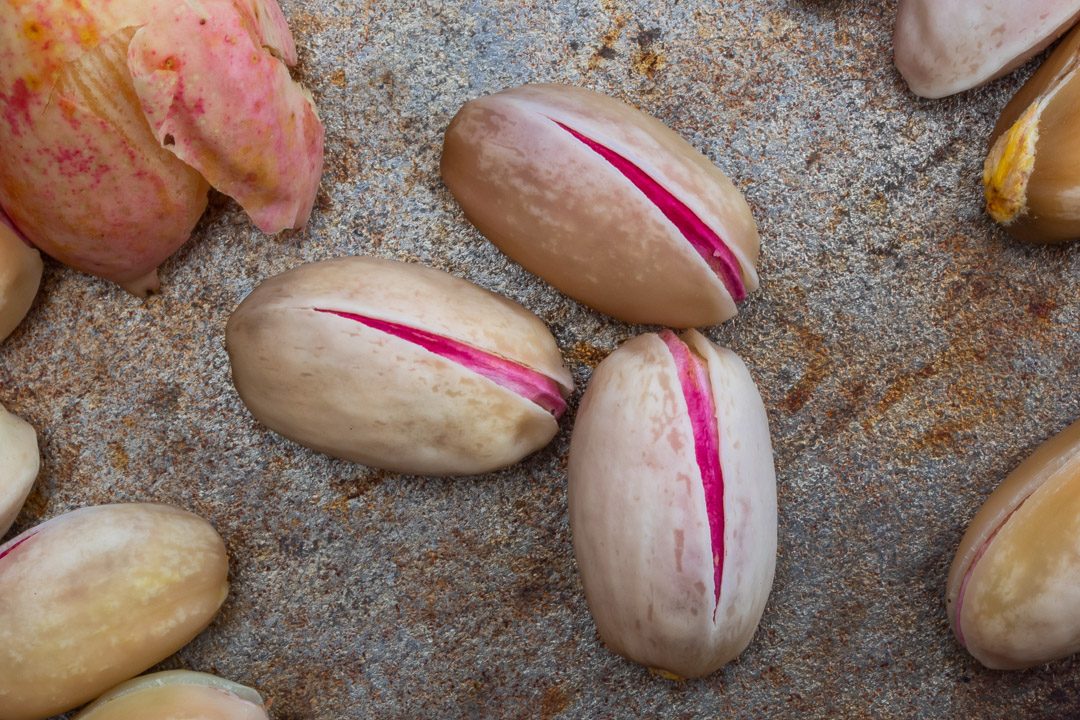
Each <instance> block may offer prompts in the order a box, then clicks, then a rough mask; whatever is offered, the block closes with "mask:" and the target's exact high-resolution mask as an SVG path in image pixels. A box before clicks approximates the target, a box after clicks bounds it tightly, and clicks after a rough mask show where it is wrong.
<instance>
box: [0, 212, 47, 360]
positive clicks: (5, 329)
mask: <svg viewBox="0 0 1080 720" xmlns="http://www.w3.org/2000/svg"><path fill="white" fill-rule="evenodd" d="M41 270H42V265H41V253H39V252H38V251H37V250H35V249H34V248H32V247H30V246H29V245H27V244H26V243H25V242H24V241H23V239H22V238H21V237H19V234H18V233H17V232H15V229H14V228H13V227H11V225H9V224H8V221H7V217H5V216H4V213H3V210H0V342H3V341H4V338H6V337H7V336H8V335H10V334H11V333H12V331H14V330H15V328H16V327H18V325H19V323H20V322H22V319H23V318H24V317H26V313H27V311H29V310H30V306H31V305H32V304H33V302H34V296H36V295H37V291H38V285H40V284H41Z"/></svg>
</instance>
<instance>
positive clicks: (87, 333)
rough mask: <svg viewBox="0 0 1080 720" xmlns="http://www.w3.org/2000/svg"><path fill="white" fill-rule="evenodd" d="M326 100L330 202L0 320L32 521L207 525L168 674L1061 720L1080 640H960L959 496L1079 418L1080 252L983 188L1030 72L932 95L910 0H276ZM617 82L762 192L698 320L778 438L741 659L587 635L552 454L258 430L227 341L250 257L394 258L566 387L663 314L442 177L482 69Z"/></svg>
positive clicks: (409, 699)
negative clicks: (203, 590) (746, 283)
mask: <svg viewBox="0 0 1080 720" xmlns="http://www.w3.org/2000/svg"><path fill="white" fill-rule="evenodd" d="M283 8H284V10H285V12H286V14H287V15H288V17H289V19H290V22H291V24H292V26H293V29H294V33H295V35H296V39H297V42H298V44H299V45H300V46H301V48H302V51H301V54H302V63H301V67H300V69H299V75H300V76H301V77H302V79H303V80H304V82H305V83H307V84H308V85H309V86H310V87H311V88H312V89H313V90H314V92H315V94H316V96H317V99H318V102H319V107H320V110H321V114H322V116H323V118H324V120H325V122H326V125H327V130H328V137H327V141H328V142H327V167H326V174H325V177H324V180H323V189H322V192H321V194H320V198H319V202H318V207H317V209H316V212H315V215H314V218H313V220H312V223H311V225H310V227H309V229H308V230H307V231H305V232H303V233H299V234H293V235H289V236H282V237H277V238H268V237H263V236H260V235H259V234H258V232H257V231H256V230H255V229H254V228H253V227H252V226H251V224H250V223H249V222H248V221H247V220H246V218H245V217H244V216H243V214H242V213H241V212H240V211H239V210H238V209H237V207H236V206H235V205H234V204H233V203H232V202H230V201H226V200H224V199H221V198H220V197H218V198H215V199H213V200H212V202H211V207H210V210H209V212H208V213H207V215H206V217H205V218H204V220H203V222H202V223H201V224H200V226H199V228H198V230H197V232H196V236H195V238H194V240H193V241H192V242H191V243H190V244H189V245H187V246H186V247H185V248H184V249H183V250H182V251H181V252H180V253H179V254H177V255H176V256H175V257H174V258H173V259H172V260H170V261H169V262H168V263H167V264H166V265H165V266H164V267H163V273H162V277H163V283H164V292H163V293H162V294H161V295H159V296H157V297H154V298H152V299H151V300H149V301H148V302H146V303H143V302H140V301H138V300H136V299H134V298H132V297H130V296H128V295H126V294H124V293H123V292H122V291H120V290H119V289H118V288H115V287H113V286H110V285H108V284H106V283H104V282H101V281H98V280H94V279H92V278H89V277H86V276H80V275H77V274H75V273H73V272H71V271H68V270H65V269H63V268H60V267H58V266H56V265H50V266H49V268H48V269H47V274H46V279H45V283H44V286H43V290H42V293H41V295H40V297H39V299H38V301H37V303H36V305H35V307H34V309H33V311H32V312H31V314H30V316H29V318H28V319H27V321H26V322H25V323H24V324H23V326H22V328H21V329H20V330H18V331H17V332H16V334H15V335H14V336H13V337H12V338H11V339H10V340H9V341H7V342H6V343H5V344H4V345H3V346H0V401H2V402H4V403H5V404H6V405H7V406H8V407H9V408H10V409H11V410H13V411H15V412H17V413H19V414H21V415H22V416H24V417H26V418H27V419H28V420H30V421H31V422H32V423H33V424H34V425H35V426H36V427H37V428H39V430H40V435H41V440H42V451H43V456H44V467H43V472H42V475H41V479H40V481H39V483H38V485H37V487H36V489H35V491H34V493H33V495H32V496H31V499H30V502H29V504H28V505H27V507H26V509H25V510H24V512H23V514H22V515H21V516H20V518H19V521H18V524H17V526H16V528H15V530H14V532H17V531H21V530H23V529H26V528H28V527H30V526H31V525H33V524H36V523H37V522H38V521H40V520H42V519H45V518H48V517H52V516H54V515H57V514H59V513H62V512H65V511H67V510H70V509H73V508H76V507H79V506H82V505H87V504H95V503H105V502H112V501H133V500H154V501H162V502H170V503H175V504H177V505H180V506H182V507H185V508H189V509H191V510H193V511H195V512H198V513H200V514H202V515H204V516H206V517H207V518H209V519H210V520H211V521H212V522H213V523H214V524H215V526H216V527H217V528H218V529H219V530H220V532H221V533H222V535H223V536H224V537H225V540H226V542H227V544H228V546H229V549H230V552H231V556H232V571H231V574H232V583H233V585H232V594H231V596H230V598H229V600H228V601H227V603H226V605H225V608H224V611H223V612H222V614H221V615H220V616H219V618H218V619H217V621H216V622H215V623H214V624H213V625H212V626H211V628H210V629H209V630H208V631H207V632H205V633H204V634H203V635H202V636H200V637H199V638H198V639H197V640H196V641H195V642H194V643H192V644H191V645H190V646H189V647H187V648H186V649H184V650H183V651H182V652H181V653H180V654H179V655H177V656H176V657H174V658H172V659H170V660H169V661H168V662H167V663H165V666H166V667H188V668H192V669H197V670H205V671H211V672H216V673H220V674H222V675H225V676H228V677H230V678H232V679H234V680H237V681H241V682H244V683H246V684H249V685H252V686H254V687H256V688H258V689H259V690H260V691H261V692H262V693H263V694H264V695H265V696H266V697H267V698H269V699H270V700H271V702H272V711H271V714H272V715H273V716H274V717H275V718H277V719H278V720H286V719H289V720H292V719H299V718H318V719H326V720H331V719H337V718H349V719H351V718H406V717H408V718H421V717H422V718H459V717H460V718H474V717H475V718H526V717H528V718H556V717H558V718H631V717H634V718H638V717H640V718H653V717H655V718H717V717H725V718H840V717H843V718H988V719H989V718H1001V717H1010V718H1063V717H1072V716H1075V715H1076V714H1077V713H1080V690H1078V689H1077V688H1078V687H1080V661H1078V660H1075V659H1074V660H1065V661H1061V662H1058V663H1054V664H1052V665H1049V666H1047V667H1043V668H1040V669H1037V670H1033V671H1029V672H1024V673H1014V674H1002V673H995V672H988V671H985V670H983V669H981V667H980V666H978V665H977V663H976V662H975V661H974V660H972V659H971V658H969V657H968V656H967V655H966V654H965V653H963V652H962V651H961V650H960V649H959V648H958V647H957V645H956V643H955V642H954V640H953V639H952V637H951V635H950V634H949V631H948V626H947V623H946V620H945V617H944V599H943V595H944V586H945V574H946V570H947V567H948V563H949V562H950V560H951V557H952V553H953V550H954V548H955V546H956V543H957V541H958V540H959V537H960V534H961V533H962V531H963V529H964V526H965V524H966V522H967V520H968V519H970V517H971V516H972V515H973V514H974V512H975V510H976V508H977V507H978V505H979V504H980V503H981V501H982V500H983V499H984V498H985V497H986V496H987V495H988V494H989V493H990V491H991V490H992V489H993V488H994V487H995V486H996V484H997V483H998V482H999V480H1000V479H1001V478H1002V477H1003V476H1004V475H1005V473H1006V472H1007V471H1009V470H1010V469H1011V468H1012V467H1013V466H1014V465H1015V464H1016V463H1017V462H1019V460H1021V459H1022V458H1023V457H1024V456H1026V455H1027V454H1028V453H1029V452H1030V451H1031V449H1032V448H1034V447H1035V446H1036V445H1037V444H1038V443H1039V442H1041V441H1042V440H1043V439H1045V438H1046V437H1048V436H1049V435H1051V434H1053V433H1055V432H1057V431H1058V430H1060V429H1061V428H1063V427H1064V426H1065V425H1066V424H1068V423H1069V422H1070V421H1072V420H1074V419H1075V418H1077V417H1078V416H1080V395H1078V394H1077V392H1076V387H1077V384H1078V381H1080V359H1078V358H1080V246H1077V245H1075V244H1074V245H1073V246H1071V247H1061V248H1053V249H1045V248H1043V249H1034V248H1030V247H1022V246H1019V245H1017V244H1015V243H1013V242H1011V241H1009V240H1008V239H1007V238H1006V237H1005V235H1004V234H1003V233H1001V232H999V231H997V230H996V229H995V228H993V227H992V226H991V225H990V223H989V222H988V221H987V220H986V219H985V218H984V216H983V214H982V212H981V208H980V192H979V190H980V188H979V184H978V176H979V172H980V169H981V162H982V152H983V147H984V143H985V139H986V137H987V134H988V132H989V130H990V128H991V126H992V123H993V121H994V119H995V118H996V116H997V113H998V111H999V109H1000V108H1001V107H1002V106H1003V105H1004V103H1005V101H1006V99H1007V98H1008V97H1009V96H1010V94H1011V93H1012V92H1013V91H1014V89H1015V88H1016V87H1018V86H1019V84H1020V82H1021V81H1022V79H1023V77H1025V76H1026V75H1027V74H1028V73H1029V72H1030V70H1031V68H1030V67H1028V68H1026V69H1025V70H1023V71H1021V72H1020V73H1019V74H1018V75H1014V76H1012V77H1010V78H1007V79H1004V80H1002V81H999V82H997V83H994V84H993V85H991V86H990V87H987V88H983V89H980V90H976V91H973V92H970V93H967V94H965V95H963V96H960V97H956V98H951V99H947V100H944V101H938V102H930V101H922V100H918V99H916V98H914V97H912V96H911V95H909V94H908V93H907V92H906V90H905V88H904V86H903V84H902V82H901V81H900V79H899V78H898V76H897V75H896V74H895V72H894V71H893V69H892V65H891V61H890V41H889V34H890V31H891V25H892V16H893V13H894V11H895V5H894V3H893V2H878V1H877V0H846V1H845V0H836V1H834V2H825V1H823V0H818V1H809V0H807V1H803V2H798V1H796V0H788V1H786V2H785V1H782V0H773V1H771V2H770V1H767V0H731V1H730V2H723V3H717V2H712V3H708V2H667V1H660V2H649V3H646V2H638V1H637V0H590V1H584V0H557V1H556V2H552V3H541V2H532V1H531V0H526V1H525V2H508V1H506V0H493V1H492V2H475V1H473V2H447V3H442V2H393V1H392V2H383V3H378V2H368V1H365V2H359V1H357V2H347V1H345V0H310V1H308V2H302V1H301V0H287V1H286V2H284V3H283ZM540 80H543V81H561V82H571V83H579V84H582V85H585V86H587V87H590V88H593V89H597V90H600V91H604V92H607V93H610V94H612V95H614V96H616V97H620V98H623V99H625V100H627V101H629V102H631V103H633V104H635V105H638V106H640V107H642V108H643V109H645V110H647V111H649V112H651V113H653V114H655V115H656V116H658V117H659V118H661V119H662V120H664V121H665V122H667V123H668V124H669V125H671V126H672V127H673V128H675V129H676V130H678V131H679V132H680V133H682V134H683V135H684V136H685V137H686V138H688V139H689V140H690V141H691V143H693V144H694V145H695V146H697V147H698V148H700V149H701V150H702V151H704V152H705V153H706V154H707V155H708V156H709V157H710V158H712V159H713V160H714V161H715V162H716V163H717V164H718V165H719V166H720V167H721V168H723V169H724V170H725V171H726V172H727V173H728V174H729V175H730V176H731V177H732V178H733V180H734V181H735V182H736V184H737V185H738V186H739V187H741V188H742V189H743V190H744V191H745V193H746V195H747V197H748V199H749V201H750V203H751V205H752V207H753V208H754V211H755V215H756V217H757V218H758V221H759V223H760V226H761V232H762V240H763V260H762V264H761V267H760V271H761V277H762V281H763V288H762V290H761V291H760V292H759V293H757V294H756V295H754V296H753V297H752V298H751V300H750V301H749V303H748V304H747V305H746V307H745V309H744V311H743V313H742V314H741V315H740V317H739V318H738V319H737V320H736V321H735V322H732V323H730V324H728V325H726V326H723V327H719V328H714V329H712V330H710V331H709V334H710V336H711V337H713V338H714V339H717V340H719V341H721V342H723V343H725V344H727V345H729V346H730V347H732V348H733V349H735V350H736V351H737V352H739V353H740V354H741V355H742V356H743V357H744V358H745V359H746V361H747V363H748V365H749V366H750V368H751V371H752V372H753V374H754V376H755V377H756V378H757V380H758V382H759V384H760V386H761V391H762V394H763V396H764V398H765V401H766V404H767V406H768V409H769V416H770V421H771V424H772V429H773V433H774V444H775V448H776V461H777V468H778V482H779V499H780V548H781V549H780V557H779V563H778V566H777V575H776V583H775V586H774V590H773V594H772V597H771V600H770V602H769V606H768V608H767V610H766V614H765V617H764V620H763V622H762V625H761V628H760V630H759V632H758V634H757V637H756V639H755V640H754V642H753V644H752V645H751V646H750V648H749V649H748V650H747V651H746V653H745V654H744V655H743V656H742V658H741V659H740V660H739V661H738V662H736V663H734V664H732V665H730V666H728V667H727V668H725V669H724V670H722V671H721V672H719V673H717V674H716V675H714V676H712V677H710V678H708V679H706V680H703V681H697V682H690V683H686V684H681V685H676V684H671V683H669V682H666V681H662V680H658V679H654V678H652V677H651V676H649V675H648V674H647V673H646V672H645V671H644V670H642V669H640V668H638V667H636V666H634V665H631V664H629V663H627V662H625V661H623V660H621V659H620V658H618V657H615V656H613V655H612V654H610V653H608V652H607V651H606V650H605V649H604V648H603V647H602V646H601V645H600V644H599V642H598V640H597V637H596V634H595V631H594V628H593V624H592V621H591V619H590V617H589V614H588V611H587V608H586V606H585V601H584V597H583V595H582V592H581V586H580V582H579V580H578V577H577V574H576V569H575V566H574V561H573V556H572V552H571V544H570V536H569V531H568V527H567V518H566V476H565V470H564V468H565V457H566V450H567V444H568V437H569V432H568V431H569V427H570V425H571V422H570V421H569V420H568V421H566V422H564V430H563V432H562V433H561V434H560V435H559V436H558V438H557V439H556V440H555V442H554V443H552V445H551V446H550V447H548V448H547V449H545V450H543V451H541V452H539V453H537V454H536V455H534V456H533V457H531V458H529V459H528V460H527V461H526V462H525V463H523V464H522V465H520V466H518V467H516V468H513V469H510V470H507V471H505V472H501V473H498V474H495V475H491V476H485V477H478V478H469V479H459V480H454V481H448V480H441V479H418V478H410V477H400V476H397V475H392V474H387V473H384V472H379V471H374V470H370V469H367V468H363V467H359V466H355V465H350V464H348V463H344V462H338V461H334V460H331V459H329V458H326V457H323V456H319V455H316V454H314V453H312V452H309V451H307V450H305V449H303V448H300V447H298V446H296V445H294V444H292V443H290V442H288V441H285V440H283V439H281V438H279V437H277V436H274V435H272V434H270V433H269V432H268V431H266V430H264V429H263V428H261V427H260V426H259V425H258V424H257V423H256V422H255V421H254V420H253V419H252V418H251V417H250V415H249V414H248V413H247V412H246V410H245V409H244V407H243V406H242V405H241V403H240V401H239V399H238V398H237V396H236V394H235V393H234V391H233V389H232V385H231V383H230V380H229V367H228V360H227V357H226V355H225V351H224V348H223V340H222V335H223V331H224V327H225V322H226V320H227V318H228V315H229V313H230V312H231V311H232V309H233V308H234V307H235V306H236V304H237V303H238V302H239V301H240V300H241V299H242V298H243V297H244V296H245V295H246V294H247V293H248V292H249V291H250V290H251V289H252V287H253V286H254V285H255V284H256V283H257V282H258V281H259V280H260V279H262V278H264V277H267V276H269V275H271V274H273V273H277V272H279V271H282V270H285V269H287V268H290V267H293V266H295V265H297V264H299V263H301V262H303V261H306V260H314V259H321V258H327V257H331V256H335V255H341V254H347V253H370V254H377V255H381V256H385V257H396V258H402V259H408V260H413V261H418V262H423V263H427V264H431V265H434V266H436V267H439V268H443V269H445V270H448V271H450V272H452V273H454V274H457V275H460V276H462V277H465V278H468V279H470V280H472V281H474V282H477V283H479V284H481V285H483V286H485V287H487V288H490V289H493V290H496V291H499V292H502V293H505V294H506V295H509V296H510V297H512V298H514V299H516V300H518V301H520V302H522V303H524V304H525V305H526V306H528V307H529V308H531V309H532V310H534V311H535V312H537V313H538V314H539V315H540V316H541V317H542V318H543V319H544V320H546V321H547V322H548V323H549V324H550V325H551V327H552V329H553V331H554V332H555V334H556V337H557V339H558V340H559V342H560V344H561V346H562V347H563V349H564V351H565V353H566V356H567V359H568V361H569V363H570V364H571V367H572V369H573V371H574V373H575V376H576V379H577V381H578V384H579V389H578V393H577V394H576V395H575V398H574V403H575V404H576V401H577V399H578V398H579V397H580V391H581V387H583V386H584V384H585V381H586V380H587V379H588V376H589V373H590V370H591V368H592V367H593V366H594V365H595V364H596V363H597V362H598V361H599V360H600V359H601V358H602V357H603V356H604V355H605V354H607V353H608V352H609V351H610V350H612V349H613V348H614V347H616V346H617V345H618V344H619V343H621V342H622V341H623V340H625V339H627V338H628V337H630V336H632V335H633V334H636V333H637V332H639V331H640V330H641V328H635V327H628V326H624V325H620V324H618V323H616V322H613V321H610V320H608V319H606V318H604V317H601V316H598V315H596V314H594V313H592V312H591V311H588V310H586V309H583V308H581V307H579V306H577V305H576V304H575V303H573V302H571V301H569V300H567V299H566V298H564V297H561V296H560V295H559V294H558V293H556V292H555V291H553V290H551V289H550V288H548V287H547V286H545V285H544V284H543V283H542V282H540V281H539V280H537V279H536V278H534V277H532V276H530V275H529V274H528V273H526V272H524V271H523V270H521V269H520V268H519V267H517V266H515V265H514V264H513V263H512V262H510V261H508V260H507V259H506V258H505V257H503V256H501V255H500V253H499V252H498V251H497V250H496V249H495V248H494V247H493V246H491V245H489V244H488V243H487V242H486V241H484V240H483V239H482V238H481V237H480V236H479V235H478V234H477V233H476V232H475V231H474V230H472V229H471V228H470V227H469V226H468V225H467V224H466V223H465V222H464V219H463V217H462V214H461V212H460V211H459V210H458V208H457V207H456V205H455V203H454V202H453V199H452V198H451V197H450V195H449V194H448V192H447V191H446V190H445V188H444V187H443V186H442V184H441V182H440V180H439V175H438V159H439V152H440V144H441V134H442V131H443V129H444V128H445V126H446V124H447V123H448V121H449V119H450V118H451V117H452V115H453V114H454V112H455V111H456V109H457V108H458V107H459V106H460V105H461V104H462V103H463V102H464V101H465V100H467V99H468V98H471V97H474V96H476V95H478V94H481V93H487V92H490V91H494V90H497V89H501V88H503V87H506V86H509V85H514V84H518V83H522V82H526V81H540Z"/></svg>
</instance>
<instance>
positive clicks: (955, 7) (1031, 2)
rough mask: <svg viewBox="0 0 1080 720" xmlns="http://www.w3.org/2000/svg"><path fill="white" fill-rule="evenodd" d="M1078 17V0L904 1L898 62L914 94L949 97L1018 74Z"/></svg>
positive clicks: (897, 37) (896, 47) (897, 35)
mask: <svg viewBox="0 0 1080 720" xmlns="http://www.w3.org/2000/svg"><path fill="white" fill-rule="evenodd" d="M1077 18H1080V2H1077V0H1025V1H1024V2H1016V0H980V1H979V2H972V0H900V6H899V8H898V9H897V13H896V31H895V33H894V35H893V48H894V60H895V62H896V67H897V69H898V70H899V71H900V74H901V75H903V76H904V79H905V80H907V83H908V85H909V86H910V87H911V91H912V92H914V93H915V94H916V95H922V96H923V97H928V98H939V97H945V96H946V95H952V94H953V93H958V92H962V91H964V90H968V89H970V88H973V87H975V86H977V85H982V84H983V83H985V82H989V81H990V80H993V79H994V78H998V77H1001V76H1002V75H1005V74H1006V73H1008V72H1010V71H1012V70H1014V69H1015V68H1017V67H1019V66H1020V65H1022V64H1023V63H1025V62H1026V61H1027V60H1028V59H1030V58H1032V57H1034V56H1035V55H1036V54H1038V53H1039V52H1040V51H1041V50H1042V49H1043V48H1045V47H1047V46H1048V45H1050V43H1052V42H1053V41H1054V40H1056V39H1057V38H1058V37H1060V36H1061V34H1062V33H1064V32H1065V31H1066V30H1068V29H1069V28H1070V27H1071V26H1072V24H1073V23H1074V22H1076V20H1077Z"/></svg>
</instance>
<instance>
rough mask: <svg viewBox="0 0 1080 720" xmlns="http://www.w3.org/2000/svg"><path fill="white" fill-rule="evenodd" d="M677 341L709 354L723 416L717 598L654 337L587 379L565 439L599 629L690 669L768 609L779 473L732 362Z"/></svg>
mask: <svg viewBox="0 0 1080 720" xmlns="http://www.w3.org/2000/svg"><path fill="white" fill-rule="evenodd" d="M682 339H683V341H684V342H685V343H687V345H689V346H690V348H691V349H692V350H693V351H695V352H697V353H698V354H699V355H700V356H701V357H702V358H704V359H705V361H706V362H707V363H708V371H709V378H710V381H711V383H712V388H713V396H714V398H715V403H716V412H717V418H718V421H719V430H720V462H721V467H722V470H723V473H724V515H725V520H726V522H725V530H724V538H725V554H724V566H723V575H722V579H721V583H720V586H721V593H720V605H719V607H718V608H716V604H715V596H714V569H713V551H712V539H711V534H710V528H709V521H708V516H707V515H706V507H705V491H704V488H703V486H702V481H701V473H700V471H699V469H698V466H697V459H696V456H695V445H694V436H693V430H692V428H691V425H690V420H689V415H688V412H687V409H686V402H685V400H684V399H683V395H682V391H681V386H680V381H679V378H678V371H677V370H676V367H675V363H674V361H673V360H672V358H671V356H670V353H669V352H668V350H667V347H666V346H665V344H664V342H663V341H662V340H661V339H660V338H659V336H657V335H653V334H649V335H642V336H639V337H636V338H634V339H633V340H630V341H629V342H627V343H626V344H625V345H623V346H622V347H620V348H619V349H618V350H616V351H615V352H614V353H612V354H611V355H610V356H609V357H608V358H606V359H605V360H604V361H603V362H602V363H600V365H599V366H598V367H597V368H596V371H595V372H594V373H593V376H592V379H591V380H590V381H589V386H588V388H587V389H586V391H585V395H584V397H583V398H582V401H581V406H580V409H579V410H578V415H577V420H576V422H575V425H574V432H573V436H572V438H571V442H570V458H569V476H570V482H569V504H570V529H571V532H572V534H573V541H574V554H575V556H576V558H577V563H578V569H579V571H580V572H581V581H582V584H583V585H584V586H585V596H586V599H587V600H588V603H589V609H590V610H591V611H592V615H593V618H594V619H595V621H596V626H597V629H598V630H599V632H600V637H601V638H602V639H603V641H604V642H605V643H606V644H607V645H608V646H609V647H610V648H611V649H612V650H614V651H615V652H617V653H619V654H620V655H623V656H624V657H627V658H629V659H631V660H634V661H636V662H639V663H641V664H643V665H646V666H648V667H651V668H654V669H659V670H663V671H665V672H666V673H671V674H674V675H677V676H679V677H699V676H702V675H707V674H709V673H711V672H714V671H715V670H717V669H718V668H719V667H721V666H722V665H724V664H725V663H727V662H729V661H731V660H733V659H734V658H735V657H736V656H738V655H739V653H741V652H742V651H743V650H744V649H745V648H746V646H747V645H748V644H749V643H750V640H751V639H752V638H753V635H754V632H755V630H756V629H757V626H758V622H759V621H760V619H761V615H762V613H763V611H764V609H765V603H766V600H767V599H768V596H769V590H770V589H771V587H772V581H773V572H774V569H775V566H776V475H775V470H774V466H773V454H772V444H771V441H770V438H769V427H768V418H767V417H766V414H765V408H764V406H763V405H762V402H761V397H760V395H759V394H758V390H757V387H756V386H755V384H754V381H753V379H752V378H751V377H750V373H749V372H748V371H747V369H746V366H745V365H744V364H743V362H742V360H740V359H739V357H738V356H737V355H735V353H733V352H731V351H730V350H726V349H724V348H721V347H718V346H716V345H714V344H712V343H711V342H709V341H708V340H707V339H706V338H705V337H704V336H702V335H701V334H699V333H697V332H696V331H689V332H687V333H685V334H684V335H683V336H682ZM714 608H715V610H716V612H715V616H714Z"/></svg>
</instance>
